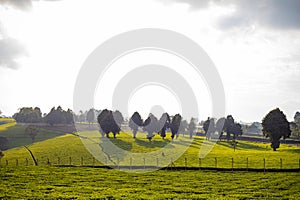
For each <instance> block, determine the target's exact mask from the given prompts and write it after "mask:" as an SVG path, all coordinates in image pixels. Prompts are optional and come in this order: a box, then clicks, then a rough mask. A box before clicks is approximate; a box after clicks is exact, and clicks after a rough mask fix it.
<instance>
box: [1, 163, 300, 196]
mask: <svg viewBox="0 0 300 200" xmlns="http://www.w3.org/2000/svg"><path fill="white" fill-rule="evenodd" d="M0 176H1V187H0V199H1V198H3V199H6V198H8V199H10V198H12V199H54V198H57V199H75V198H78V199H96V198H97V199H100V198H106V199H114V198H118V199H120V198H122V199H124V198H129V199H166V198H169V199H170V198H174V199H187V198H189V199H192V198H194V199H253V198H254V199H299V198H300V194H299V188H300V180H299V174H298V173H270V172H269V173H254V172H210V171H207V172H203V171H167V172H166V171H155V172H151V173H146V174H138V173H134V174H132V173H124V172H120V171H117V170H106V169H97V168H85V167H77V168H68V167H18V168H15V167H9V168H5V167H4V168H1V167H0Z"/></svg>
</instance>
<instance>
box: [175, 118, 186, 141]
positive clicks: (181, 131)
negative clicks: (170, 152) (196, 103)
mask: <svg viewBox="0 0 300 200" xmlns="http://www.w3.org/2000/svg"><path fill="white" fill-rule="evenodd" d="M188 125H189V124H188V122H187V121H186V120H182V121H181V124H180V127H179V130H178V133H177V135H176V139H177V138H178V137H179V133H182V134H183V135H184V133H186V131H187V129H188Z"/></svg>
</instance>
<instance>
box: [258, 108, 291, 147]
mask: <svg viewBox="0 0 300 200" xmlns="http://www.w3.org/2000/svg"><path fill="white" fill-rule="evenodd" d="M262 126H263V130H262V131H263V134H264V136H266V137H267V138H270V142H271V147H272V149H273V150H274V151H276V149H278V148H279V146H280V138H282V137H283V139H285V138H288V137H290V135H291V130H290V125H289V122H288V121H287V119H286V116H285V114H284V113H283V112H282V111H281V110H280V109H279V108H276V109H274V110H271V111H270V112H269V113H268V114H267V115H266V116H265V117H264V118H263V120H262Z"/></svg>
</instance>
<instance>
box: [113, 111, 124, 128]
mask: <svg viewBox="0 0 300 200" xmlns="http://www.w3.org/2000/svg"><path fill="white" fill-rule="evenodd" d="M112 115H113V119H114V121H115V122H116V124H117V125H118V126H119V128H121V125H122V123H123V122H124V117H123V115H122V113H121V112H120V111H118V110H116V111H114V112H113V113H112Z"/></svg>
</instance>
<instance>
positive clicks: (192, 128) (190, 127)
mask: <svg viewBox="0 0 300 200" xmlns="http://www.w3.org/2000/svg"><path fill="white" fill-rule="evenodd" d="M188 130H189V133H190V139H192V138H193V134H194V131H195V130H196V123H195V119H194V118H191V121H190V123H189V125H188Z"/></svg>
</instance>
